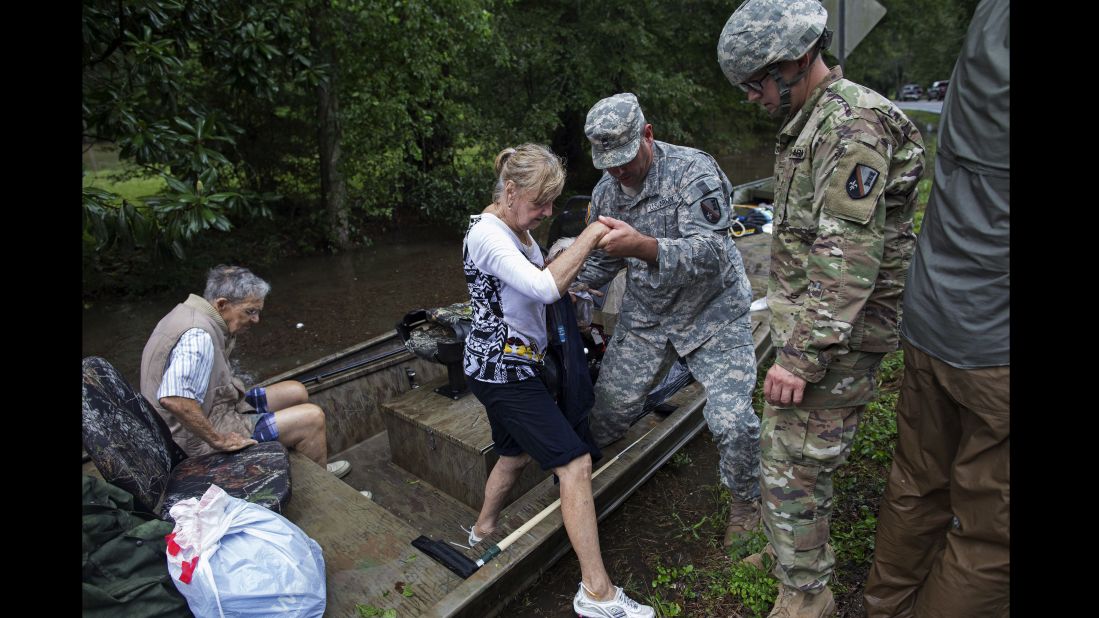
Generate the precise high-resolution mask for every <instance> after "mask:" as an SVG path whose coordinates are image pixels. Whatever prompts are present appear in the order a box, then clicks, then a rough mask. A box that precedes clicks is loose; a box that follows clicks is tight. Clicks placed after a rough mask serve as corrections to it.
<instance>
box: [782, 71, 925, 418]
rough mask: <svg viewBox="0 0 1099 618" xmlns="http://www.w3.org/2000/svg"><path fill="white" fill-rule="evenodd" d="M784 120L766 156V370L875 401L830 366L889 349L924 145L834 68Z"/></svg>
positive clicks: (906, 123)
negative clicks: (771, 174) (770, 361)
mask: <svg viewBox="0 0 1099 618" xmlns="http://www.w3.org/2000/svg"><path fill="white" fill-rule="evenodd" d="M787 119H788V120H787V122H786V125H785V126H784V127H783V128H782V130H781V131H780V132H779V134H778V141H777V143H776V145H775V155H776V159H775V220H774V223H775V226H774V240H773V241H772V245H771V274H770V281H769V283H768V290H767V301H768V305H769V306H770V309H771V336H772V340H773V341H774V343H775V347H776V349H777V350H778V356H777V358H776V362H777V363H778V364H780V365H782V367H784V368H785V369H787V370H789V371H791V372H792V373H794V374H796V375H798V376H800V377H801V378H803V379H805V380H806V381H808V382H810V383H817V384H816V388H815V389H809V390H822V389H823V390H824V391H825V392H826V393H830V394H831V395H832V396H833V397H832V399H834V400H836V401H837V402H838V401H841V400H844V399H846V400H847V403H848V405H853V404H854V403H856V402H853V401H851V397H856V398H858V397H863V398H865V397H866V395H867V393H866V392H865V391H866V389H867V388H869V389H870V390H873V384H869V385H867V384H862V385H859V384H852V383H851V382H852V380H854V381H856V382H857V381H859V380H860V377H866V373H865V372H863V373H862V374H860V376H855V377H854V378H852V377H851V376H839V375H834V376H831V377H829V378H828V379H826V373H828V369H829V365H830V364H831V363H833V361H836V360H837V357H840V356H841V355H846V354H849V353H851V352H856V354H853V355H852V357H850V358H846V359H844V362H842V363H838V365H837V366H843V367H851V366H855V365H858V366H862V365H863V363H861V362H859V360H858V359H857V358H855V357H858V356H862V355H866V354H868V355H874V356H877V355H880V354H883V353H886V352H889V351H892V350H895V349H896V348H897V341H898V340H897V327H898V323H899V321H900V312H901V307H900V302H901V293H902V291H903V289H904V280H905V274H906V271H907V269H908V262H909V260H910V259H911V257H912V251H913V248H914V245H915V238H916V237H915V235H914V234H913V233H912V214H913V211H914V210H915V207H916V184H917V182H918V181H919V179H920V175H921V174H922V173H923V162H924V146H923V138H922V137H921V136H920V133H919V131H918V130H917V129H916V126H915V125H914V124H913V123H912V122H911V121H910V120H909V119H908V118H907V117H905V115H904V114H903V113H901V111H900V110H899V109H897V108H896V107H895V106H894V105H893V104H892V103H890V102H889V101H888V100H887V99H885V98H884V97H882V96H881V95H879V94H878V93H876V92H874V91H872V90H869V89H867V88H865V87H863V86H860V85H859V84H856V83H853V82H850V81H848V80H846V79H843V73H842V72H841V70H840V68H839V67H836V68H833V69H832V70H831V71H830V72H829V74H828V77H826V78H825V79H824V81H823V82H821V84H820V85H818V86H817V88H816V89H814V90H813V92H811V93H810V94H809V96H808V99H807V100H806V102H805V104H804V105H803V106H802V107H801V109H800V110H798V111H796V112H794V113H793V114H792V116H788V117H787ZM832 382H836V384H832ZM841 382H842V383H841ZM808 386H809V387H813V386H814V385H813V384H810V385H808ZM849 387H850V388H849ZM851 389H854V390H862V391H864V392H863V393H862V395H859V394H858V393H855V392H853V391H852V390H851ZM809 390H807V395H808V393H809ZM845 391H847V392H845ZM803 405H804V404H803Z"/></svg>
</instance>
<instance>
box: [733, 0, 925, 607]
mask: <svg viewBox="0 0 1099 618" xmlns="http://www.w3.org/2000/svg"><path fill="white" fill-rule="evenodd" d="M826 21H827V12H826V11H825V9H824V7H822V6H821V5H820V3H819V2H817V1H816V0H748V2H745V3H744V4H743V5H742V6H741V7H740V8H738V9H737V10H736V11H735V12H734V13H733V14H732V16H731V17H730V18H729V20H728V22H727V23H726V24H725V28H724V30H722V32H721V35H720V38H719V40H718V48H717V55H718V62H719V64H720V65H721V69H722V71H723V72H724V73H725V76H726V77H727V78H728V79H729V81H730V82H731V83H732V84H733V85H736V86H738V87H740V88H741V89H742V90H744V91H745V92H747V93H748V100H749V101H751V102H756V103H759V104H760V105H761V106H762V107H764V108H765V109H767V110H768V111H769V112H771V115H772V116H773V117H777V118H783V119H784V120H783V124H782V129H781V130H780V131H779V134H778V138H777V144H776V146H775V153H776V161H775V202H774V203H775V220H774V230H775V231H774V240H773V242H772V245H771V275H770V282H769V284H768V290H767V302H768V305H769V306H770V309H771V337H772V340H773V342H774V345H775V348H776V350H777V357H776V360H775V364H774V366H773V367H771V369H770V370H769V371H768V373H767V377H766V379H765V382H764V394H765V398H766V400H767V405H766V406H765V408H764V412H763V442H762V465H763V491H762V497H763V524H764V525H763V528H764V532H765V533H766V535H767V538H768V540H769V545H768V547H767V550H766V551H765V554H767V555H769V556H770V557H771V558H773V559H775V562H776V564H775V567H774V574H775V576H776V577H777V578H778V579H779V582H780V584H781V587H780V594H779V597H778V599H776V601H775V607H774V609H773V610H772V612H771V614H770V615H771V616H784V617H792V616H798V617H801V616H813V617H816V616H826V615H829V614H830V613H831V612H832V611H833V609H834V607H835V604H834V601H833V598H832V592H831V591H830V590H829V589H828V586H827V583H828V580H829V578H830V577H831V574H832V567H833V565H834V563H835V554H834V552H833V551H832V548H831V546H830V545H829V544H828V535H829V516H830V514H831V510H832V476H833V474H834V473H835V471H836V469H837V468H838V467H839V466H840V465H842V464H843V462H844V461H846V459H847V455H848V453H849V452H850V449H851V442H852V440H853V439H854V436H855V430H856V428H857V426H858V420H859V415H860V413H861V412H862V411H863V409H864V408H865V406H866V404H867V403H869V402H871V401H873V400H874V399H875V398H876V397H877V392H876V374H877V370H878V366H879V364H880V362H881V359H882V357H883V356H884V355H885V354H886V353H887V352H891V351H893V350H895V349H897V344H898V338H897V327H898V323H899V321H900V301H901V292H902V290H903V288H904V280H905V274H906V270H907V267H908V262H909V260H910V258H911V256H912V251H913V248H914V242H915V236H914V234H913V233H912V214H913V211H914V209H915V207H916V183H917V182H918V181H919V179H920V175H921V174H922V173H923V150H924V148H923V139H922V137H921V136H920V134H919V132H918V131H917V130H916V127H915V125H913V124H912V122H911V121H909V120H908V118H906V117H905V115H904V114H903V113H901V111H900V110H898V109H897V108H896V107H895V106H894V105H893V104H892V103H890V102H889V101H888V100H887V99H885V98H884V97H882V96H881V95H879V94H878V93H876V92H874V91H872V90H869V89H867V88H865V87H863V86H860V85H859V84H855V83H853V82H850V81H848V80H846V79H843V74H842V72H841V70H840V68H839V67H836V68H833V69H831V70H829V69H828V67H827V66H826V65H825V63H824V59H823V58H822V57H821V55H820V52H821V50H823V49H825V48H827V46H828V42H829V40H830V38H831V32H829V31H828V30H827V29H826V28H825V23H826ZM748 560H749V561H751V562H755V563H756V564H763V558H762V556H760V555H756V556H752V557H749V559H748Z"/></svg>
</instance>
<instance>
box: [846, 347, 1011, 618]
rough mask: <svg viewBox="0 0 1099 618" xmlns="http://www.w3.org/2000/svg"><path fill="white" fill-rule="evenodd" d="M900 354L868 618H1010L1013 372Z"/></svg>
mask: <svg viewBox="0 0 1099 618" xmlns="http://www.w3.org/2000/svg"><path fill="white" fill-rule="evenodd" d="M903 347H904V363H905V372H904V383H903V385H902V387H901V396H900V402H899V404H898V405H897V433H898V436H897V450H896V453H895V454H894V457H893V469H892V471H891V472H890V474H889V486H888V488H887V489H886V491H885V497H884V498H883V499H882V504H881V512H880V513H879V516H878V533H877V540H876V544H875V551H874V564H873V566H872V568H871V570H870V576H869V577H868V579H867V581H866V589H865V606H866V610H867V615H868V616H869V617H870V618H878V617H885V616H890V617H895V616H918V617H919V618H938V617H946V616H958V617H959V618H960V617H963V616H964V617H966V618H981V617H985V616H997V617H998V616H1007V615H1008V613H1009V597H1008V583H1009V581H1010V555H1009V553H1010V545H1011V543H1010V534H1009V524H1010V518H1009V505H1010V495H1011V494H1010V478H1011V475H1010V461H1009V454H1010V446H1011V440H1010V438H1011V434H1010V426H1009V421H1010V411H1009V409H1008V402H1009V399H1010V386H1009V378H1010V375H1011V369H1010V367H1009V366H1005V367H988V368H981V369H957V368H955V367H951V366H950V365H947V364H946V363H943V362H941V361H939V360H937V359H935V358H934V357H932V356H929V355H928V354H925V353H923V352H921V351H920V350H918V349H916V348H915V347H913V346H912V345H910V344H909V343H908V342H907V341H905V342H904V343H903ZM955 518H957V520H956V521H955Z"/></svg>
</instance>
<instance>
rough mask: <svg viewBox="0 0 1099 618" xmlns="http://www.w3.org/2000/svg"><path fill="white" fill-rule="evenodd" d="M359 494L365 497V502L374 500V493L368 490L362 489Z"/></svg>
mask: <svg viewBox="0 0 1099 618" xmlns="http://www.w3.org/2000/svg"><path fill="white" fill-rule="evenodd" d="M359 493H360V494H362V495H363V496H365V497H366V499H367V500H373V499H374V492H372V491H370V490H369V489H364V490H362V491H360V492H359Z"/></svg>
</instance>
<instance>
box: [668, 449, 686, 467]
mask: <svg viewBox="0 0 1099 618" xmlns="http://www.w3.org/2000/svg"><path fill="white" fill-rule="evenodd" d="M671 464H672V467H675V468H685V467H687V466H689V465H691V455H690V453H688V452H687V451H682V450H681V451H679V452H678V453H676V454H675V455H673V456H672V459H671Z"/></svg>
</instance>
